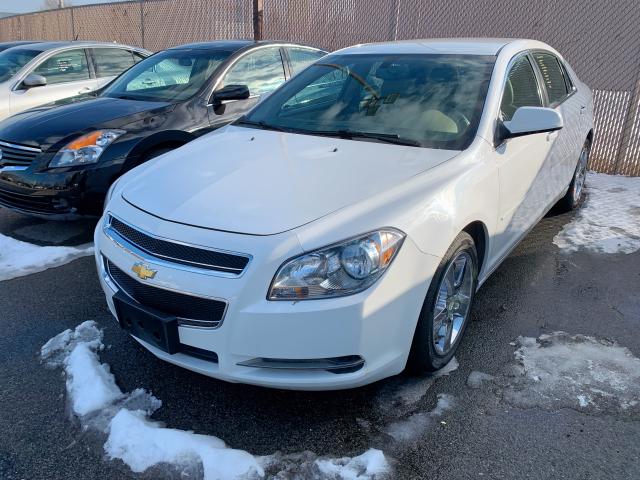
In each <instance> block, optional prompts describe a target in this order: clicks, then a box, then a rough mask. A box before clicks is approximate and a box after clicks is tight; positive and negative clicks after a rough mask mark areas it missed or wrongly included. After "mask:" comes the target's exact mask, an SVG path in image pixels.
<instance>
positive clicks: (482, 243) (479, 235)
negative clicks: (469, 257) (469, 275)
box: [462, 220, 489, 276]
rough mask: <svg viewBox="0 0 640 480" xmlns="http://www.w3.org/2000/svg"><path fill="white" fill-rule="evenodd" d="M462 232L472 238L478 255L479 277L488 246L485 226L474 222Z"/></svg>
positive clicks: (478, 221)
mask: <svg viewBox="0 0 640 480" xmlns="http://www.w3.org/2000/svg"><path fill="white" fill-rule="evenodd" d="M462 231H463V232H466V233H468V234H469V235H471V238H473V241H474V243H475V244H476V251H477V253H478V276H480V273H481V272H482V268H483V267H484V262H485V259H486V258H487V251H488V246H489V234H488V230H487V226H486V225H485V223H484V222H482V221H481V220H475V221H473V222H471V223H468V224H467V225H466V226H465V227H464V228H463V229H462Z"/></svg>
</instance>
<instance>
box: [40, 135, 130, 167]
mask: <svg viewBox="0 0 640 480" xmlns="http://www.w3.org/2000/svg"><path fill="white" fill-rule="evenodd" d="M124 133H125V131H124V130H96V131H95V132H91V133H87V134H86V135H82V136H81V137H80V138H76V139H75V140H74V141H73V142H70V143H68V144H67V145H65V147H64V148H62V149H61V150H60V151H59V152H58V153H57V154H56V156H55V157H53V160H51V162H49V168H60V167H74V166H77V165H88V164H91V163H96V162H97V161H98V159H99V158H100V155H102V153H103V152H104V150H105V149H106V148H107V147H108V146H109V145H111V144H112V143H113V142H114V141H115V140H116V139H117V138H118V137H120V136H121V135H123V134H124Z"/></svg>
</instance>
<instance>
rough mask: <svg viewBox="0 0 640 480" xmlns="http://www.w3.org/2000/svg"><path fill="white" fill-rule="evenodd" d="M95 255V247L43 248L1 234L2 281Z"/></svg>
mask: <svg viewBox="0 0 640 480" xmlns="http://www.w3.org/2000/svg"><path fill="white" fill-rule="evenodd" d="M91 254H93V245H91V244H86V245H81V246H79V247H41V246H39V245H34V244H32V243H27V242H22V241H20V240H16V239H14V238H11V237H7V236H6V235H2V234H0V281H2V280H10V279H12V278H17V277H22V276H24V275H29V274H32V273H38V272H42V271H44V270H47V269H48V268H52V267H59V266H60V265H64V264H65V263H69V262H70V261H72V260H75V259H76V258H80V257H84V256H86V255H91Z"/></svg>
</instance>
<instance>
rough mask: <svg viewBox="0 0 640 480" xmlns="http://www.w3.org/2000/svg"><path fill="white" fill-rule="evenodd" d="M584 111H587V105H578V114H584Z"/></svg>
mask: <svg viewBox="0 0 640 480" xmlns="http://www.w3.org/2000/svg"><path fill="white" fill-rule="evenodd" d="M586 111H587V107H585V106H584V105H582V106H581V107H580V115H584V112H586Z"/></svg>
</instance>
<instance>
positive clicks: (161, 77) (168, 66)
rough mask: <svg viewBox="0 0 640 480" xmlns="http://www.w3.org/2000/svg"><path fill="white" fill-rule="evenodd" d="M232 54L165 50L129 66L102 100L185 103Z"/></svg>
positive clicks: (217, 51) (106, 90)
mask: <svg viewBox="0 0 640 480" xmlns="http://www.w3.org/2000/svg"><path fill="white" fill-rule="evenodd" d="M231 53H233V52H231V51H220V50H215V51H212V50H166V51H164V52H161V53H158V54H156V55H153V56H151V57H149V58H147V59H145V60H143V61H141V62H140V63H138V64H137V65H135V66H133V67H131V68H130V69H129V70H127V71H126V72H125V73H123V74H122V75H121V76H120V77H118V78H117V79H115V80H114V81H113V82H112V83H111V84H110V85H109V86H108V87H106V89H105V90H104V91H103V92H102V94H101V95H100V96H101V97H111V98H125V99H129V100H147V101H158V102H180V101H183V100H186V99H188V98H190V97H192V96H193V95H195V94H196V93H198V91H199V90H200V89H201V88H202V87H203V86H204V84H205V83H206V82H207V80H208V79H209V78H210V77H211V75H212V74H213V72H214V71H215V70H216V69H217V68H218V66H219V65H220V64H221V63H222V62H223V61H224V60H226V59H227V58H228V57H229V55H231Z"/></svg>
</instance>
